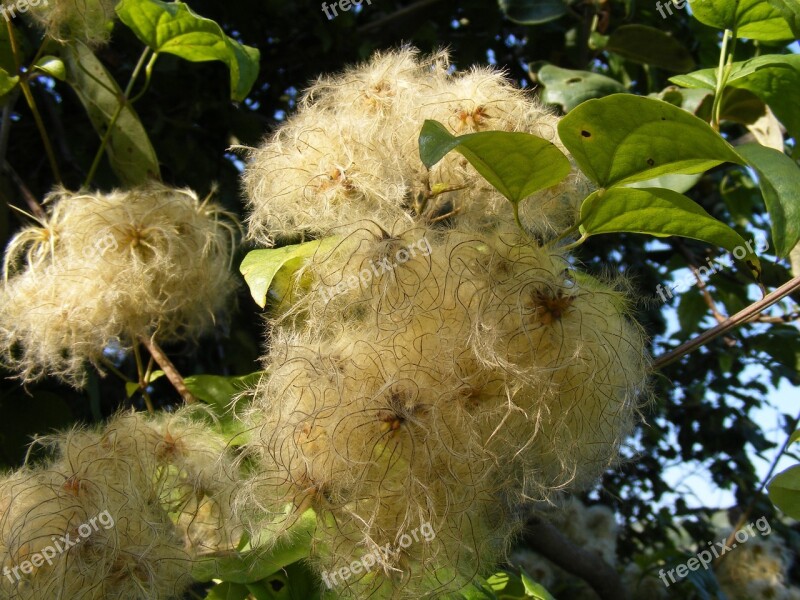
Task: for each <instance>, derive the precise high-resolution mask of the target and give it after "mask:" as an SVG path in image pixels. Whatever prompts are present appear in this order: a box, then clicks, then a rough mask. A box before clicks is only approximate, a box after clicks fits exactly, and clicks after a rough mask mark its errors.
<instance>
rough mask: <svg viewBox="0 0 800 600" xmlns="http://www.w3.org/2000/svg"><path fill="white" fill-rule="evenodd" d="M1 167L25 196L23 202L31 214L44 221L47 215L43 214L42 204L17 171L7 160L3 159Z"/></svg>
mask: <svg viewBox="0 0 800 600" xmlns="http://www.w3.org/2000/svg"><path fill="white" fill-rule="evenodd" d="M2 167H3V170H4V171H5V172H6V173H8V175H9V176H10V177H11V180H12V181H13V182H14V184H15V185H16V186H17V187H18V188H19V191H20V193H21V194H22V197H23V198H25V203H26V204H27V205H28V208H29V209H30V211H31V214H32V215H34V216H35V217H36V218H37V219H40V220H41V221H45V220H46V219H47V215H46V214H45V212H44V209H43V208H42V205H41V204H39V202H38V201H37V200H36V196H34V195H33V192H31V191H30V189H28V186H27V185H26V184H25V181H23V179H22V177H20V176H19V173H17V172H16V171H15V170H14V168H13V167H12V166H11V165H10V164H9V162H8V161H4V162H3V165H2Z"/></svg>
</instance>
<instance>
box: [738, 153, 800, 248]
mask: <svg viewBox="0 0 800 600" xmlns="http://www.w3.org/2000/svg"><path fill="white" fill-rule="evenodd" d="M736 151H737V152H738V153H739V154H741V155H742V156H743V157H744V159H745V160H746V161H747V164H749V165H750V166H751V167H753V169H755V171H756V173H758V183H759V186H760V187H761V194H762V195H763V197H764V203H765V204H766V205H767V212H769V216H770V220H771V221H772V239H773V241H774V242H775V254H776V255H777V256H778V258H785V257H786V256H788V255H789V252H791V251H792V248H794V247H795V246H796V245H797V242H798V241H800V194H798V190H800V167H798V166H797V163H796V162H795V161H793V160H792V159H791V158H789V157H788V156H786V155H785V154H784V153H783V152H779V151H777V150H774V149H772V148H767V147H766V146H762V145H760V144H744V145H743V146H739V147H738V148H737V149H736Z"/></svg>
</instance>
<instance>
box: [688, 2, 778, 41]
mask: <svg viewBox="0 0 800 600" xmlns="http://www.w3.org/2000/svg"><path fill="white" fill-rule="evenodd" d="M689 5H690V6H691V8H692V14H693V15H694V16H695V18H696V19H697V20H698V21H700V22H701V23H705V24H706V25H710V26H711V27H716V28H717V29H731V30H734V31H736V37H740V38H749V39H751V40H760V41H762V42H776V41H780V40H790V39H792V38H793V37H794V36H793V34H792V30H791V29H790V28H789V24H788V23H787V22H786V19H784V18H783V15H782V14H781V11H780V10H778V8H776V7H775V6H774V5H772V4H771V3H770V2H767V1H766V0H735V1H734V0H689Z"/></svg>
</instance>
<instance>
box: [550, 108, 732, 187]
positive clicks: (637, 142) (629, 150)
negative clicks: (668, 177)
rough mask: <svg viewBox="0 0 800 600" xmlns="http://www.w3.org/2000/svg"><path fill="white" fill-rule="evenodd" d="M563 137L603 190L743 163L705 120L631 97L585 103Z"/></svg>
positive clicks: (567, 121) (564, 124) (568, 119)
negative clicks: (719, 165)
mask: <svg viewBox="0 0 800 600" xmlns="http://www.w3.org/2000/svg"><path fill="white" fill-rule="evenodd" d="M558 132H559V135H560V137H561V141H562V142H563V143H564V145H565V146H566V147H567V149H568V150H569V151H570V152H571V153H572V156H573V157H574V158H575V160H576V161H577V162H578V164H579V165H580V167H581V169H582V170H583V172H584V173H585V174H586V175H587V176H589V177H590V178H591V179H592V180H593V181H595V182H596V183H597V184H598V185H600V186H602V187H609V186H613V185H617V184H621V183H628V182H633V181H644V180H647V179H652V178H653V177H658V176H660V175H665V174H668V173H683V174H694V173H702V172H703V171H706V170H708V169H710V168H712V167H715V166H716V165H718V164H720V163H723V162H726V161H729V162H734V163H737V164H741V163H742V159H741V158H740V157H739V156H738V155H737V154H736V152H734V150H733V148H732V147H731V146H730V144H728V142H726V141H725V140H724V139H723V138H722V137H721V136H720V135H719V134H718V133H717V132H716V131H714V130H713V129H711V127H710V126H709V125H708V123H705V122H704V121H703V120H702V119H698V118H697V117H695V116H694V115H691V114H689V113H687V112H686V111H684V110H682V109H680V108H678V107H676V106H673V105H672V104H669V103H668V102H664V101H662V100H656V99H654V98H644V97H641V96H634V95H631V94H614V95H612V96H608V97H606V98H601V99H599V100H589V101H587V102H584V103H583V104H581V105H580V106H579V107H578V108H576V109H575V110H573V111H572V112H570V113H569V114H568V115H567V116H565V117H564V118H563V119H561V121H560V123H559V124H558Z"/></svg>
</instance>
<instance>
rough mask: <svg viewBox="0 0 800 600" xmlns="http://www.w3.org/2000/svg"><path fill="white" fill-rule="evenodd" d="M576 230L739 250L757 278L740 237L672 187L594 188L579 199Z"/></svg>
mask: <svg viewBox="0 0 800 600" xmlns="http://www.w3.org/2000/svg"><path fill="white" fill-rule="evenodd" d="M580 231H581V233H582V234H583V237H584V238H586V237H589V236H592V235H597V234H600V233H623V232H624V233H644V234H649V235H655V236H659V237H663V236H671V235H677V236H680V237H686V238H690V239H694V240H699V241H701V242H707V243H709V244H714V245H715V246H720V247H721V248H725V249H726V250H728V251H730V252H735V251H736V250H737V249H741V250H742V251H743V252H744V254H743V256H742V259H743V261H744V262H745V263H746V264H747V265H748V267H749V268H750V271H751V272H752V273H753V275H754V277H755V278H756V280H759V279H760V275H761V263H760V262H759V260H758V257H757V256H756V255H755V254H754V253H753V252H752V251H751V250H750V249H749V248H748V247H747V244H746V242H745V240H744V238H742V236H740V235H739V234H738V233H736V232H735V231H734V230H733V229H731V228H730V227H728V226H727V225H725V224H724V223H721V222H720V221H717V220H716V219H715V218H714V217H712V216H711V215H709V214H708V213H707V212H706V211H705V210H703V207H701V206H700V205H699V204H697V203H696V202H694V201H693V200H690V199H689V198H687V197H686V196H684V195H683V194H678V193H677V192H673V191H672V190H665V189H661V188H644V189H635V188H612V189H609V190H597V191H596V192H594V193H592V194H591V195H590V196H589V197H588V198H586V200H584V201H583V205H582V206H581V220H580ZM740 254H741V252H740ZM734 256H735V254H734Z"/></svg>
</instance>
